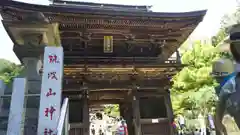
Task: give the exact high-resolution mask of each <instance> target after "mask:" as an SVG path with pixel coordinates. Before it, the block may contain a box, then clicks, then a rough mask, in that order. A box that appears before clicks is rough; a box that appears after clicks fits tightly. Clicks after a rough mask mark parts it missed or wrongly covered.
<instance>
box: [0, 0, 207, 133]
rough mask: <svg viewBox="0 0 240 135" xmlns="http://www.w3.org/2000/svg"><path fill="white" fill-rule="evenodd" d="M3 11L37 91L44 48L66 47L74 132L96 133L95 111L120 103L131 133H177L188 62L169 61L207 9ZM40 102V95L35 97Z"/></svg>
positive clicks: (73, 6)
mask: <svg viewBox="0 0 240 135" xmlns="http://www.w3.org/2000/svg"><path fill="white" fill-rule="evenodd" d="M0 13H1V15H2V19H3V20H2V22H3V25H4V27H5V29H6V31H7V33H8V35H9V37H10V38H11V40H12V41H13V43H14V48H13V50H14V52H15V54H16V55H17V57H18V58H19V59H20V60H21V62H22V63H23V64H24V65H25V67H26V68H27V71H26V73H25V75H26V76H27V77H28V83H29V85H33V86H32V87H30V88H32V89H37V84H38V83H36V79H35V82H34V79H32V78H31V77H30V76H33V78H34V76H35V77H36V76H38V74H36V73H35V72H36V67H37V63H38V60H39V59H40V60H41V59H42V55H43V48H44V47H45V46H62V47H63V48H64V79H63V84H62V85H63V90H62V93H63V96H65V97H66V96H67V97H69V98H70V112H69V114H70V118H69V119H70V125H71V126H70V127H71V130H70V135H83V134H84V135H88V134H89V107H90V106H92V105H98V104H113V103H114V104H119V105H120V112H121V115H122V116H123V117H124V118H125V119H126V121H127V124H128V130H129V134H130V135H133V134H135V135H172V129H171V126H170V122H171V119H172V117H173V112H172V107H171V101H170V95H169V87H170V79H171V76H173V75H175V74H176V73H177V72H178V71H179V70H181V69H182V67H183V65H182V64H181V61H180V56H179V54H178V53H176V54H177V55H176V56H178V57H175V59H169V58H170V57H171V56H172V54H173V53H174V52H176V51H177V49H178V48H179V46H180V45H181V44H182V43H183V42H184V41H185V40H186V39H187V37H188V36H189V35H190V34H191V33H192V31H193V30H194V29H195V28H196V26H197V25H198V24H199V22H201V21H202V19H203V17H204V15H205V13H206V11H194V12H186V13H158V12H152V11H151V10H150V6H131V5H114V4H98V3H85V2H69V1H55V2H53V4H51V5H49V6H42V5H32V4H27V3H20V2H15V1H8V0H1V1H0ZM37 72H38V71H37ZM39 81H40V80H38V82H39ZM30 88H29V89H30ZM39 89H40V88H39ZM29 91H30V90H29ZM35 92H36V93H39V90H36V91H35ZM37 102H39V97H36V98H29V99H28V103H29V104H34V103H35V104H39V103H37ZM32 107H35V108H36V109H38V105H37V106H36V105H35V106H34V105H32ZM30 111H31V110H27V112H26V113H30ZM36 120H37V119H32V120H29V121H27V122H25V124H26V125H32V124H33V123H37V121H36ZM25 135H27V133H26V134H25Z"/></svg>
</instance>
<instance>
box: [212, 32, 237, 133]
mask: <svg viewBox="0 0 240 135" xmlns="http://www.w3.org/2000/svg"><path fill="white" fill-rule="evenodd" d="M238 34H239V33H238ZM231 36H232V37H234V34H233V35H231ZM231 36H230V39H231ZM238 46H239V45H238V43H234V42H233V43H231V44H230V51H231V53H232V56H233V58H234V60H235V62H236V63H237V64H236V67H235V68H234V66H233V63H230V61H229V60H228V62H227V60H225V61H224V62H223V64H222V65H221V66H223V65H224V66H223V67H225V69H224V68H222V69H224V70H227V75H225V76H222V77H221V76H220V77H217V78H218V79H217V81H218V82H219V83H220V86H219V88H217V89H218V90H219V93H218V96H219V101H218V102H217V106H216V115H215V124H216V130H217V133H216V134H217V135H219V134H222V133H223V134H224V135H227V131H226V128H225V126H224V124H222V119H223V116H224V112H225V111H227V112H228V113H229V114H230V115H231V116H232V117H233V118H234V120H235V123H236V124H237V126H238V128H240V98H239V96H240V70H239V63H240V53H239V49H238ZM226 62H227V63H226ZM213 67H214V66H213ZM235 69H236V70H235ZM230 70H233V71H232V72H230ZM234 70H235V71H234Z"/></svg>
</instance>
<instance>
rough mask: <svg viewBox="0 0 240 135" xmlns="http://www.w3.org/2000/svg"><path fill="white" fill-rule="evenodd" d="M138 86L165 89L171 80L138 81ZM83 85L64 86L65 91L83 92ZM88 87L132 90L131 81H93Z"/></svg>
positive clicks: (74, 83)
mask: <svg viewBox="0 0 240 135" xmlns="http://www.w3.org/2000/svg"><path fill="white" fill-rule="evenodd" d="M136 85H138V87H140V88H142V89H147V88H161V87H162V88H163V87H165V86H168V85H170V80H168V79H166V78H163V79H152V80H151V79H150V80H138V81H136ZM82 87H83V86H82V85H81V83H77V82H76V81H75V82H73V83H68V84H66V83H64V84H63V90H64V91H65V90H66V91H67V90H76V91H81V89H82ZM87 87H88V89H90V90H96V89H114V88H118V89H119V88H120V89H131V88H132V85H131V81H130V80H125V81H112V82H110V81H95V82H94V81H92V82H88V83H87Z"/></svg>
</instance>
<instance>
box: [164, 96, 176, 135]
mask: <svg viewBox="0 0 240 135" xmlns="http://www.w3.org/2000/svg"><path fill="white" fill-rule="evenodd" d="M164 101H165V105H166V109H167V116H168V121H169V125H171V122H172V120H173V110H172V102H171V98H170V93H168V94H165V95H164ZM170 130H171V131H170V132H171V135H173V134H174V131H173V127H171V128H170Z"/></svg>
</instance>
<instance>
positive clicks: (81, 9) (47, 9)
mask: <svg viewBox="0 0 240 135" xmlns="http://www.w3.org/2000/svg"><path fill="white" fill-rule="evenodd" d="M0 6H1V8H4V7H10V8H17V9H20V10H30V11H38V12H50V13H51V12H52V13H73V14H81V13H84V14H87V13H91V14H96V15H103V14H107V15H119V16H121V15H122V16H133V17H134V16H143V17H157V18H159V17H167V18H186V17H200V18H202V17H203V16H204V15H205V14H206V11H207V10H199V11H192V12H179V13H164V12H140V11H139V12H134V11H114V10H102V9H91V8H86V7H67V6H66V7H58V6H53V5H51V6H46V5H36V4H28V3H23V2H17V1H7V0H1V1H0ZM109 11H111V12H109Z"/></svg>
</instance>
